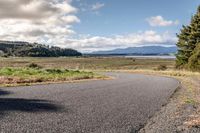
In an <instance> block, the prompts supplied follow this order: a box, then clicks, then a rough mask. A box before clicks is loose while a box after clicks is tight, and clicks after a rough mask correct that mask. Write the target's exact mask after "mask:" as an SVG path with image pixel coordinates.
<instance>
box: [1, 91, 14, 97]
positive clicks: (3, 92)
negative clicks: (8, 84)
mask: <svg viewBox="0 0 200 133" xmlns="http://www.w3.org/2000/svg"><path fill="white" fill-rule="evenodd" d="M9 94H11V92H9V91H3V90H0V96H1V95H9Z"/></svg>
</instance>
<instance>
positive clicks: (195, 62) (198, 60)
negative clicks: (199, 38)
mask: <svg viewBox="0 0 200 133" xmlns="http://www.w3.org/2000/svg"><path fill="white" fill-rule="evenodd" d="M188 67H189V68H190V70H192V71H200V43H199V44H197V46H196V48H195V49H194V51H193V54H192V56H191V57H190V58H189V63H188Z"/></svg>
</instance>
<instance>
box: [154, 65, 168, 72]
mask: <svg viewBox="0 0 200 133" xmlns="http://www.w3.org/2000/svg"><path fill="white" fill-rule="evenodd" d="M156 70H158V71H165V70H167V66H166V65H159V66H158V67H157V69H156Z"/></svg>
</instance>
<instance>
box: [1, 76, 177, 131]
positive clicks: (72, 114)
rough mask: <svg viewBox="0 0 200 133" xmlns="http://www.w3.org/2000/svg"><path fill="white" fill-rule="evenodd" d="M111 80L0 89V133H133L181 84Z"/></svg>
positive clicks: (148, 79) (133, 78)
mask: <svg viewBox="0 0 200 133" xmlns="http://www.w3.org/2000/svg"><path fill="white" fill-rule="evenodd" d="M108 75H111V76H113V77H115V79H114V80H104V81H89V82H80V83H67V84H51V85H37V86H28V87H27V86H26V87H13V88H0V132H1V133H82V132H83V133H134V132H137V131H138V129H140V128H141V127H142V126H143V125H144V124H145V123H146V122H147V120H148V119H149V117H151V116H152V115H153V114H155V112H156V111H158V110H159V109H160V108H161V107H162V105H163V104H165V103H166V102H167V100H168V99H169V97H170V96H171V95H172V93H173V92H174V90H175V89H176V88H177V87H178V85H179V83H178V81H176V80H175V79H171V78H166V77H156V76H147V75H139V74H125V73H109V74H108Z"/></svg>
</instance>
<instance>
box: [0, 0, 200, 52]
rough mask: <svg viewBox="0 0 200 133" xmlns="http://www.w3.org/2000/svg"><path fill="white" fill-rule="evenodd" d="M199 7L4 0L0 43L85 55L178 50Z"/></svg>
mask: <svg viewBox="0 0 200 133" xmlns="http://www.w3.org/2000/svg"><path fill="white" fill-rule="evenodd" d="M198 5H200V0H48V1H47V0H29V1H24V0H23V1H22V0H1V1H0V20H1V21H0V39H1V40H3V39H4V40H13V41H16V40H20V41H30V42H39V43H43V44H48V45H55V46H60V47H64V48H74V49H77V50H79V51H81V52H92V51H99V50H111V49H116V48H126V47H139V46H148V45H158V46H174V45H175V43H176V41H177V37H176V33H178V32H179V31H180V28H181V26H182V25H183V24H188V23H189V22H190V19H191V16H192V14H194V13H195V12H196V9H197V7H198ZM10 7H12V8H13V10H10ZM5 23H6V25H5Z"/></svg>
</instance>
